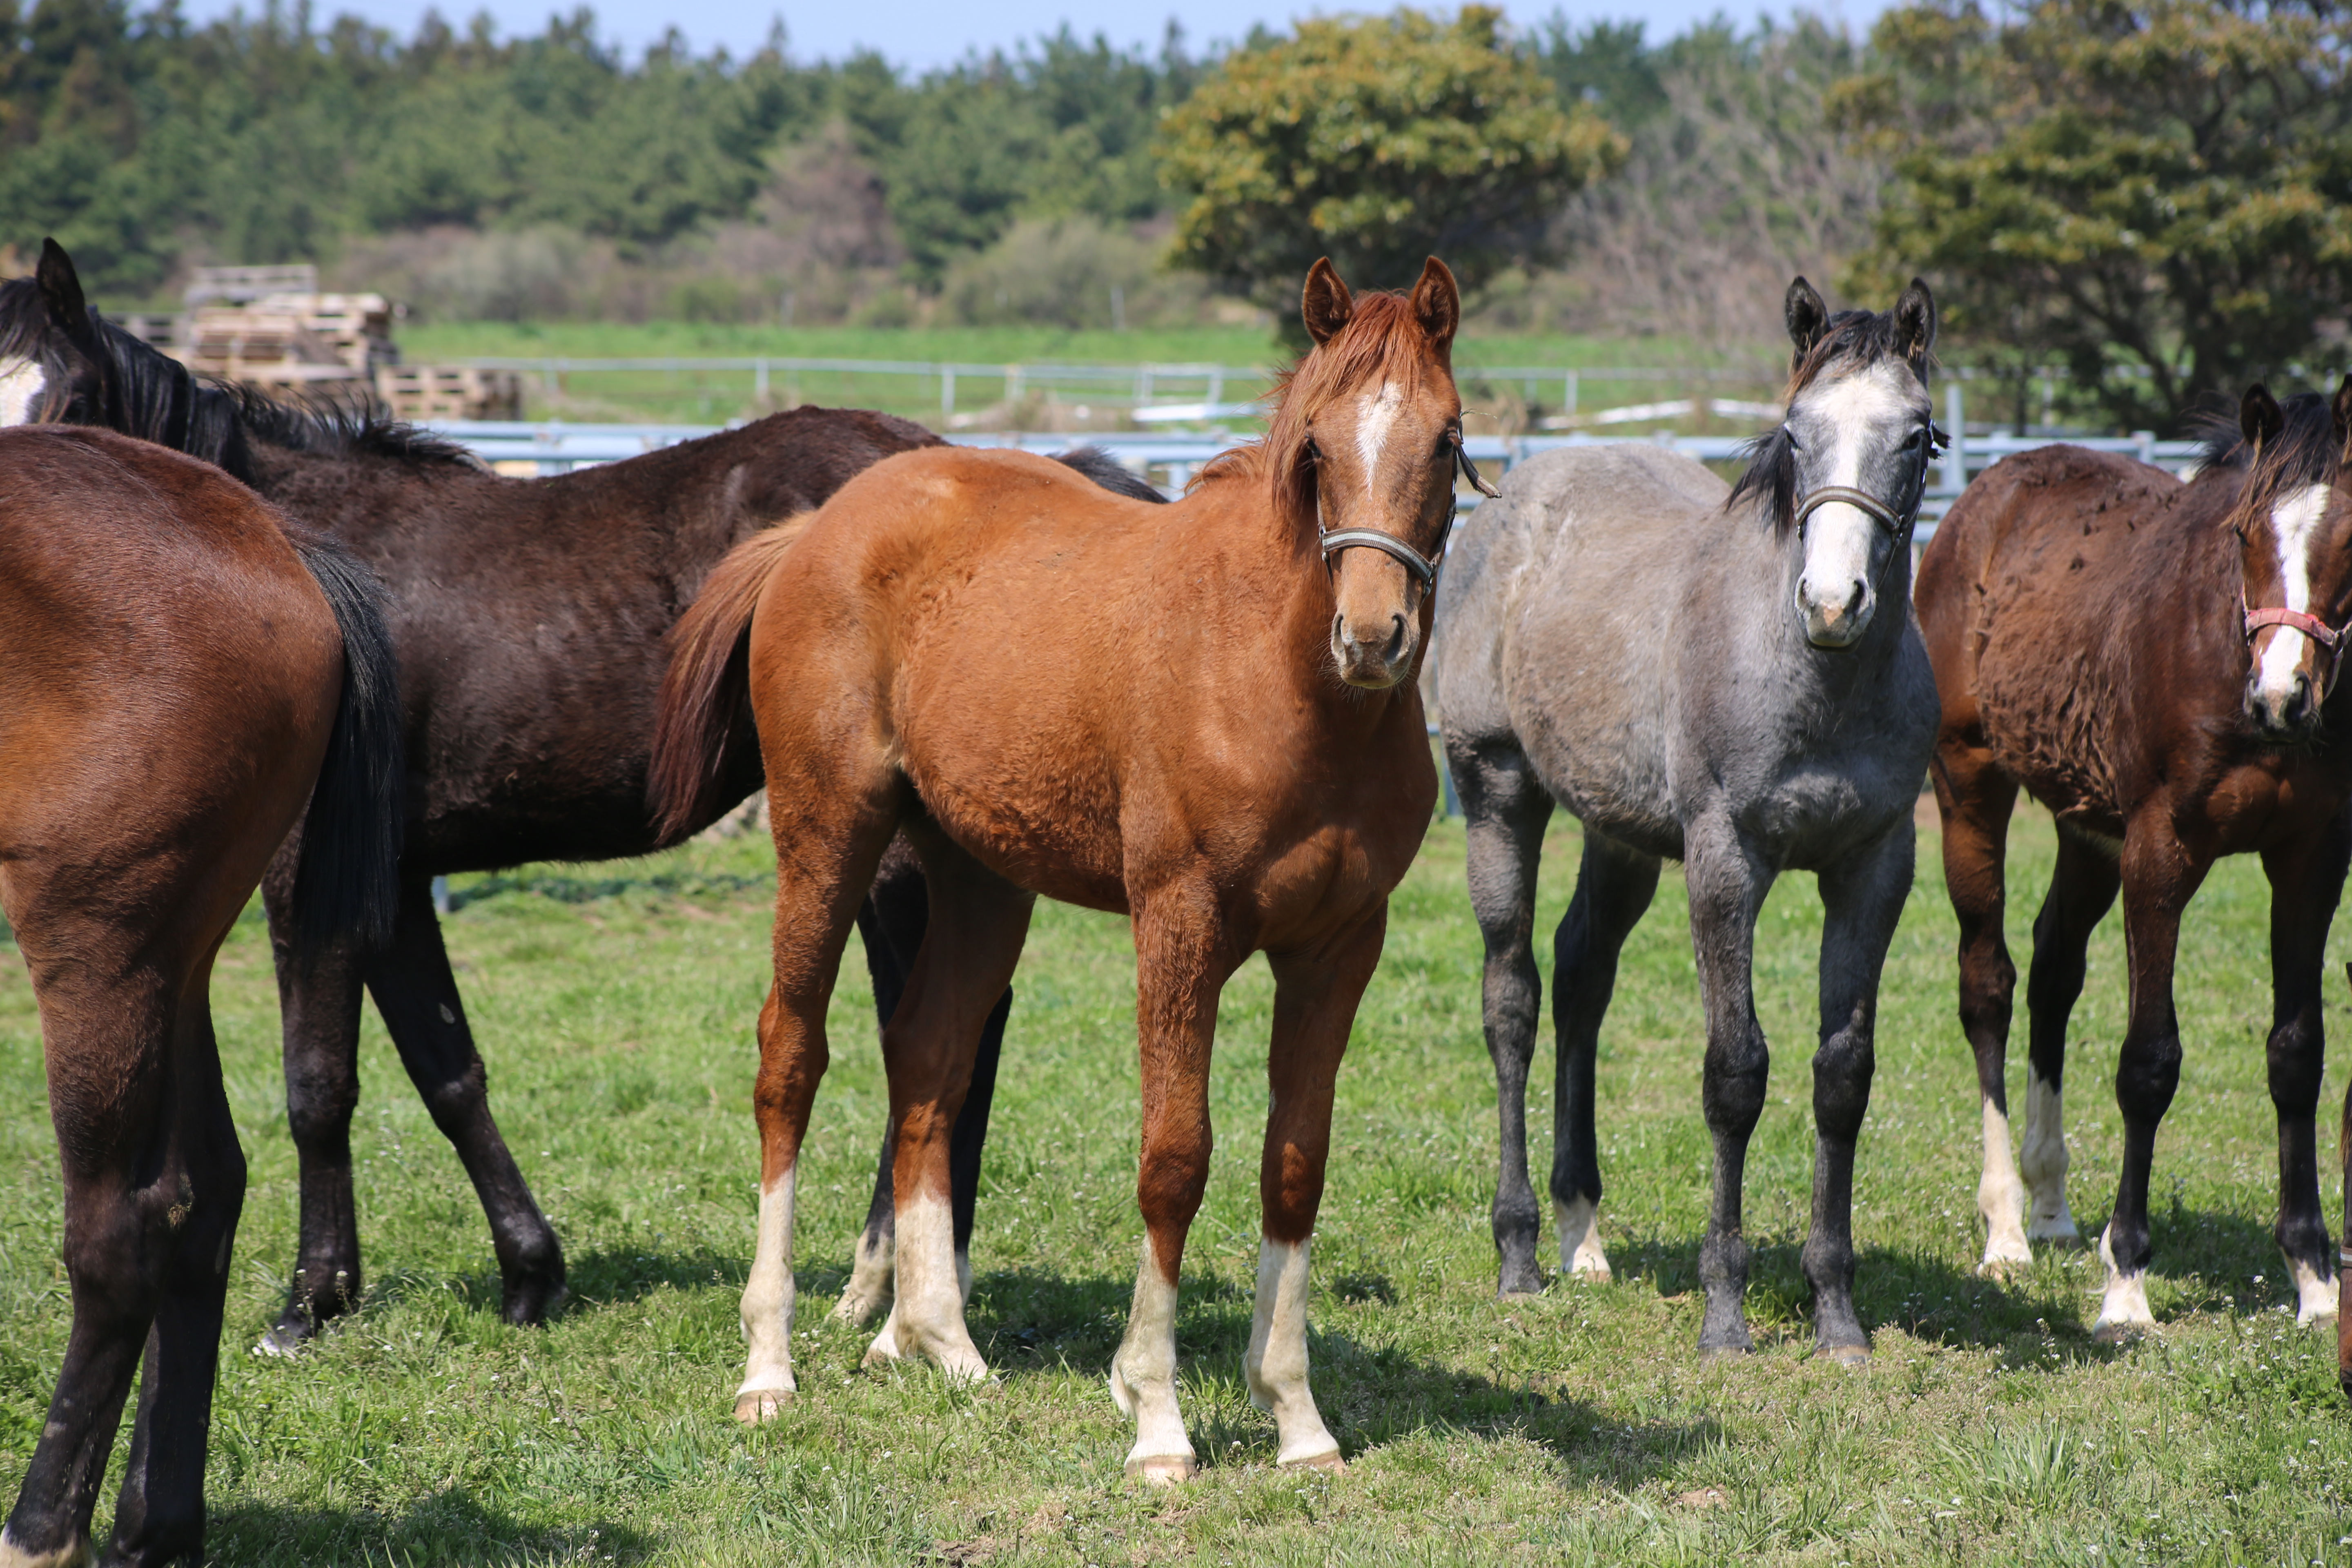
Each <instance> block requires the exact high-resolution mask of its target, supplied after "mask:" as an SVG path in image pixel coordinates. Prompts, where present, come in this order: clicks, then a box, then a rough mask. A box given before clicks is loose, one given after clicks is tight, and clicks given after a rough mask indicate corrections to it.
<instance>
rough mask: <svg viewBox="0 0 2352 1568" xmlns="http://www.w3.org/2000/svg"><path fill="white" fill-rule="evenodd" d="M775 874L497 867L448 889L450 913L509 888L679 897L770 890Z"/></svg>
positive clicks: (546, 895) (584, 899)
mask: <svg viewBox="0 0 2352 1568" xmlns="http://www.w3.org/2000/svg"><path fill="white" fill-rule="evenodd" d="M775 886H776V879H775V878H774V877H773V876H772V875H762V876H750V877H746V876H736V875H733V874H730V873H727V872H719V871H656V872H654V873H652V874H650V875H647V876H641V877H565V876H557V875H554V874H551V873H546V872H499V873H496V874H494V875H490V876H487V877H478V878H475V879H472V880H470V881H468V882H467V883H466V884H464V885H463V886H461V887H457V888H453V889H450V892H449V910H450V912H451V913H453V914H454V913H456V912H457V910H462V909H464V908H465V907H466V906H467V905H468V904H479V903H485V902H488V900H491V899H495V898H499V897H500V896H502V895H504V894H509V893H536V894H538V895H539V896H540V897H541V898H542V899H551V900H554V901H555V902H557V903H559V904H590V903H594V902H595V901H596V900H600V899H615V898H619V897H621V896H622V895H624V894H626V893H659V894H662V895H664V896H665V897H669V898H681V897H688V896H692V895H695V894H709V893H719V894H733V893H751V892H756V893H763V894H769V895H772V894H773V893H774V891H775Z"/></svg>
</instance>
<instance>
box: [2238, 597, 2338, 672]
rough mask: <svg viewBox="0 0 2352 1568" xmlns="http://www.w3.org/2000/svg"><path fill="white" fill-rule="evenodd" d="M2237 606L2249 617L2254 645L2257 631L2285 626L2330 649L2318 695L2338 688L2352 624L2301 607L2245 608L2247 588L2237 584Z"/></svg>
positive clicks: (2248, 635) (2248, 631)
mask: <svg viewBox="0 0 2352 1568" xmlns="http://www.w3.org/2000/svg"><path fill="white" fill-rule="evenodd" d="M2238 608H2239V610H2240V611H2241V612H2242V614H2243V615H2244V616H2245V617H2246V641H2247V642H2248V643H2249V644H2251V643H2252V641H2253V640H2254V634H2255V633H2256V632H2258V631H2261V630H2263V628H2264V627H2265V626H2284V627H2285V628H2286V629H2287V630H2288V631H2291V632H2301V633H2302V634H2303V635H2304V636H2305V637H2309V638H2310V639H2311V640H2312V641H2313V642H2315V643H2317V644H2318V645H2319V646H2320V647H2324V648H2326V650H2327V674H2326V678H2325V679H2323V680H2322V681H2321V683H2320V687H2319V695H2320V696H2321V698H2323V699H2325V698H2326V696H2327V695H2328V694H2329V693H2330V692H2332V691H2334V690H2335V689H2336V676H2337V675H2338V674H2340V673H2342V671H2343V668H2344V644H2345V641H2346V637H2347V632H2352V627H2347V626H2329V625H2328V624H2327V623H2326V621H2323V620H2321V619H2320V618H2319V617H2318V616H2314V615H2307V614H2305V612H2303V611H2301V610H2290V609H2288V608H2287V607H2286V606H2285V605H2272V606H2270V607H2268V608H2264V609H2260V610H2254V609H2248V608H2247V607H2246V589H2245V585H2244V584H2239V586H2238Z"/></svg>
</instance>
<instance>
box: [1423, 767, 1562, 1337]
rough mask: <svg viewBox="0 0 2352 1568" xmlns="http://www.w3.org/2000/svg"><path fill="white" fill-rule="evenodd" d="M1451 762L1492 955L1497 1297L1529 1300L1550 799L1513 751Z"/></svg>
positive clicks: (1489, 1024)
mask: <svg viewBox="0 0 2352 1568" xmlns="http://www.w3.org/2000/svg"><path fill="white" fill-rule="evenodd" d="M1446 762H1447V766H1448V767H1449V768H1450V769H1451V770H1452V772H1453V773H1454V783H1455V787H1456V788H1457V789H1458V790H1459V792H1460V794H1461V796H1462V814H1463V817H1464V820H1465V824H1466V838H1467V842H1466V859H1467V862H1468V867H1469V879H1470V907H1471V909H1472V910H1474V911H1475V913H1476V915H1477V919H1478V932H1479V935H1480V936H1481V937H1482V938H1483V939H1484V941H1485V942H1486V974H1485V980H1484V982H1483V986H1482V991H1481V995H1480V1010H1481V1013H1482V1014H1483V1021H1484V1023H1485V1025H1486V1054H1487V1056H1488V1057H1489V1058H1492V1059H1493V1061H1494V1064H1495V1091H1496V1092H1495V1100H1496V1117H1497V1120H1498V1121H1499V1122H1500V1144H1501V1158H1500V1161H1499V1167H1500V1168H1499V1170H1498V1172H1497V1173H1496V1181H1495V1208H1494V1233H1495V1251H1496V1257H1497V1258H1498V1259H1499V1264H1500V1268H1499V1281H1498V1287H1497V1288H1498V1290H1499V1292H1500V1294H1502V1295H1503V1296H1506V1297H1510V1296H1519V1295H1529V1294H1533V1293H1534V1292H1536V1291H1539V1290H1541V1289H1543V1286H1544V1280H1543V1270H1542V1268H1540V1267H1538V1264H1537V1262H1536V1241H1537V1231H1538V1225H1539V1223H1540V1218H1539V1211H1538V1208H1537V1206H1536V1194H1535V1187H1534V1185H1533V1184H1532V1183H1530V1182H1529V1180H1528V1067H1529V1065H1530V1064H1531V1063H1532V1062H1533V1060H1534V1058H1535V1050H1536V1020H1537V1018H1538V1015H1539V1014H1540V1012H1541V1010H1542V1005H1543V981H1542V979H1541V977H1540V976H1539V975H1538V973H1537V971H1536V959H1535V949H1534V946H1533V942H1532V938H1533V934H1534V930H1535V906H1536V866H1537V862H1538V859H1539V858H1540V857H1541V856H1542V853H1543V834H1544V825H1545V824H1546V823H1548V822H1549V821H1550V820H1551V813H1552V799H1551V795H1550V792H1549V791H1548V790H1546V789H1545V788H1544V786H1543V783H1542V781H1541V780H1539V779H1538V778H1537V777H1536V774H1535V769H1534V768H1533V767H1532V766H1530V765H1529V764H1528V759H1527V757H1526V755H1525V754H1524V753H1523V752H1520V751H1519V749H1518V747H1517V744H1516V743H1514V742H1508V741H1503V742H1490V743H1487V744H1484V745H1476V746H1473V745H1469V744H1464V745H1461V746H1459V747H1457V746H1454V745H1453V744H1449V745H1448V747H1447V758H1446ZM1579 896H1581V884H1580V885H1579ZM1595 1196H1596V1198H1597V1196H1598V1193H1597V1192H1596V1194H1595Z"/></svg>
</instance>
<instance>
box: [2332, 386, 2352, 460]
mask: <svg viewBox="0 0 2352 1568" xmlns="http://www.w3.org/2000/svg"><path fill="white" fill-rule="evenodd" d="M2330 412H2332V413H2333V414H2334V415H2335V416H2336V451H2337V452H2338V453H2339V454H2341V456H2340V457H2339V458H2337V461H2339V462H2345V463H2352V375H2347V376H2346V377H2345V378H2344V384H2343V385H2341V386H2339V387H2337V388H2336V401H2335V403H2334V404H2332V405H2330Z"/></svg>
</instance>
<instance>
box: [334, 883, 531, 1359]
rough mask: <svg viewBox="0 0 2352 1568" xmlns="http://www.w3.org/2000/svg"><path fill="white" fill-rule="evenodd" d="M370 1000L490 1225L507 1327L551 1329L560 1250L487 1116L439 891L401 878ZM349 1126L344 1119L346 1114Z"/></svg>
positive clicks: (485, 1079)
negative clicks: (436, 904)
mask: <svg viewBox="0 0 2352 1568" xmlns="http://www.w3.org/2000/svg"><path fill="white" fill-rule="evenodd" d="M364 973H365V974H366V976H367V987H368V994H369V995H371V996H373V997H374V998H375V1008H376V1011H377V1012H378V1013H379V1014H381V1015H382V1016H383V1026H384V1029H385V1031H386V1032H387V1033H389V1034H390V1035H391V1036H392V1043H393V1046H394V1048H396V1049H397V1050H398V1051H399V1052H400V1065H401V1066H403V1067H404V1068H407V1069H408V1079H409V1081H410V1082H411V1083H413V1084H415V1086H416V1092H417V1095H418V1097H419V1098H420V1099H422V1100H424V1101H425V1110H426V1111H428V1112H429V1113H430V1114H431V1115H432V1117H433V1125H434V1126H436V1127H437V1128H439V1129H440V1131H441V1135H442V1136H443V1137H444V1138H446V1139H447V1140H449V1146H450V1147H451V1148H452V1149H454V1150H455V1151H457V1160H458V1163H460V1164H462V1165H464V1166H465V1168H466V1175H467V1179H468V1180H470V1181H471V1182H472V1183H473V1184H474V1195H475V1196H476V1197H477V1198H478V1199H479V1200H480V1201H481V1205H482V1213H483V1215H484V1216H485V1217H486V1218H488V1221H489V1224H490V1249H491V1251H492V1252H494V1253H495V1254H496V1255H497V1257H498V1260H499V1294H500V1297H501V1298H502V1304H501V1315H503V1316H504V1317H505V1319H506V1321H508V1322H509V1323H516V1324H531V1323H541V1322H544V1321H546V1320H547V1315H548V1314H549V1313H550V1312H551V1311H553V1310H555V1309H556V1308H557V1307H559V1306H561V1305H562V1301H563V1298H564V1295H565V1289H564V1282H563V1281H564V1269H563V1243H562V1241H560V1240H558V1239H557V1237H556V1235H555V1227H554V1226H551V1225H550V1224H548V1223H547V1215H545V1214H543V1213H541V1210H540V1206H539V1201H538V1200H537V1199H536V1198H534V1197H532V1196H531V1192H530V1183H528V1182H526V1181H524V1180H523V1176H522V1171H521V1170H520V1167H518V1166H517V1165H516V1164H515V1158H514V1154H513V1152H511V1151H509V1149H508V1148H507V1141H506V1139H505V1137H504V1136H503V1135H502V1134H500V1133H499V1124H498V1121H497V1120H496V1119H495V1118H493V1117H492V1116H491V1114H490V1089H489V1074H488V1069H487V1068H484V1067H483V1065H482V1055H481V1052H479V1051H478V1050H477V1049H476V1048H475V1047H474V1035H473V1031H472V1030H471V1029H470V1028H469V1027H467V1023H466V1003H465V999H464V998H463V997H461V996H460V995H458V994H457V975H456V974H455V973H452V972H451V970H450V968H449V950H448V949H447V948H446V946H444V945H443V943H442V940H441V919H440V916H439V915H438V914H437V913H436V911H435V910H434V908H433V884H432V880H431V879H429V878H426V877H424V876H409V877H404V878H403V879H402V881H401V885H400V911H399V915H398V918H397V919H396V921H394V926H393V932H392V942H391V943H390V944H389V945H388V946H386V947H385V948H383V950H382V951H381V952H375V953H372V954H370V955H369V957H368V958H367V960H366V962H365V964H364ZM346 1118H347V1119H348V1113H346Z"/></svg>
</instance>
